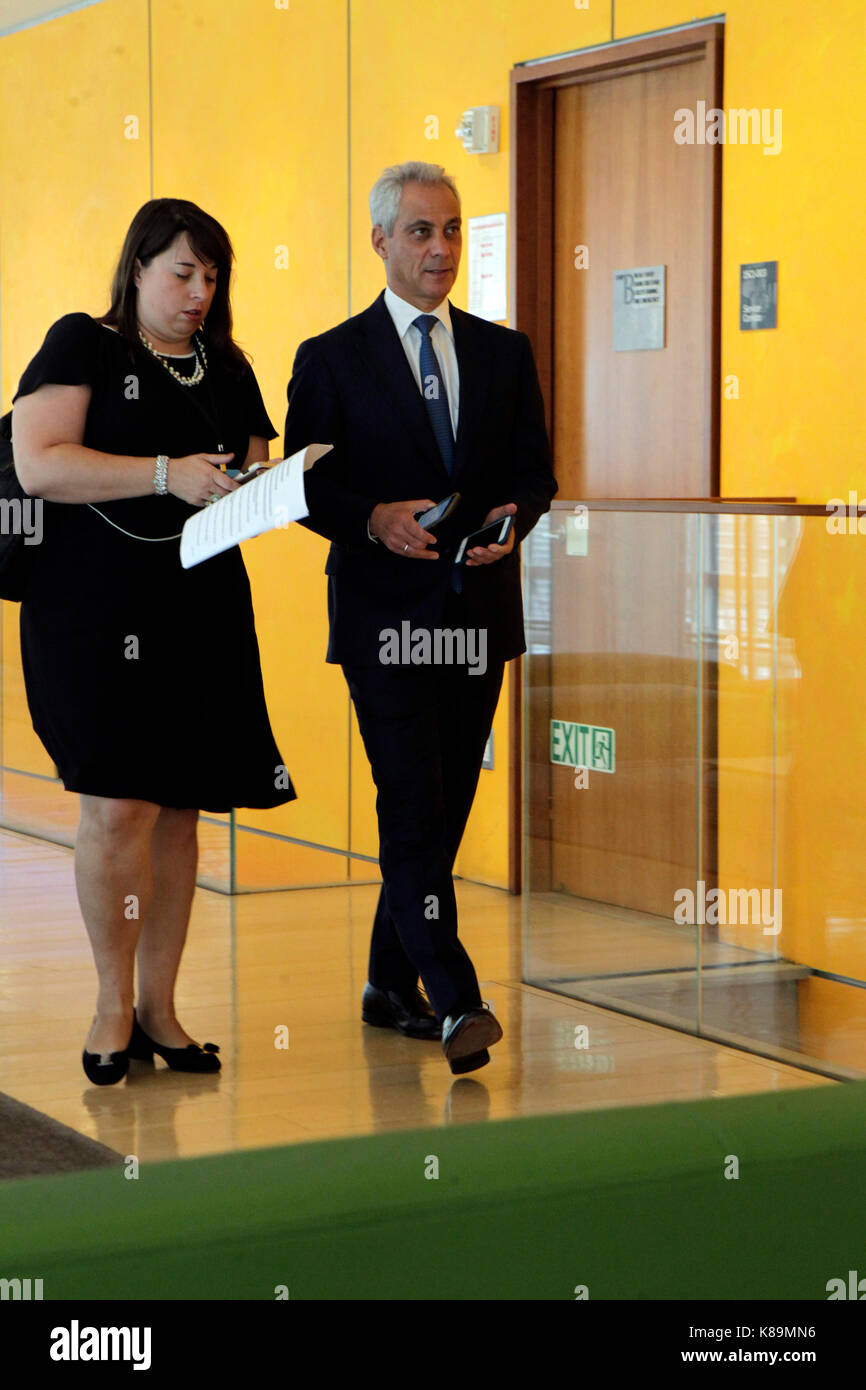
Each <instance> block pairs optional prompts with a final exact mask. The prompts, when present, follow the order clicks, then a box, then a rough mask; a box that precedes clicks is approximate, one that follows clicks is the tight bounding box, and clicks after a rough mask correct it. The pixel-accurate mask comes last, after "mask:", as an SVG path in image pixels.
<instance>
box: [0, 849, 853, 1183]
mask: <svg viewBox="0 0 866 1390" xmlns="http://www.w3.org/2000/svg"><path fill="white" fill-rule="evenodd" d="M377 893H378V889H377V888H376V887H375V886H372V885H361V886H356V887H338V888H323V889H305V890H295V891H288V892H277V893H261V894H255V895H247V896H238V897H233V898H230V897H227V896H225V895H223V894H219V893H215V892H211V891H208V890H205V889H199V890H198V892H197V894H196V899H195V905H194V909H193V918H192V925H191V928H190V937H189V942H188V945H187V950H186V954H185V957H184V963H183V967H182V971H181V979H180V984H179V990H178V1013H179V1016H180V1018H181V1020H182V1022H183V1023H184V1024H185V1026H186V1027H187V1028H188V1029H189V1030H190V1032H192V1034H193V1035H194V1036H195V1037H197V1038H198V1040H199V1041H200V1042H206V1041H213V1042H216V1043H218V1044H219V1045H220V1056H221V1058H222V1062H223V1069H222V1072H221V1073H220V1074H219V1075H218V1076H216V1077H189V1076H182V1075H179V1074H176V1073H172V1072H169V1071H168V1070H167V1069H166V1068H165V1067H164V1066H163V1064H162V1063H161V1062H157V1064H156V1068H155V1069H153V1068H150V1067H146V1066H144V1065H143V1064H138V1063H135V1064H133V1067H132V1069H131V1071H130V1075H129V1077H128V1078H127V1080H126V1081H125V1082H123V1083H121V1084H120V1085H119V1086H115V1087H104V1088H101V1087H100V1088H98V1087H93V1086H91V1085H90V1083H89V1082H88V1081H87V1079H86V1077H85V1076H84V1073H83V1072H82V1070H81V1062H80V1054H81V1048H82V1045H83V1040H84V1037H85V1035H86V1033H87V1028H88V1026H89V1022H90V1018H91V1016H92V1012H93V1003H94V999H95V974H94V970H93V965H92V960H91V956H90V950H89V945H88V942H87V938H86V935H85V932H84V927H83V925H82V923H81V919H80V915H79V911H78V905H77V902H76V898H75V891H74V883H73V870H72V854H71V852H70V850H69V849H67V848H64V847H63V846H59V845H55V844H48V843H46V842H44V841H40V840H37V839H33V838H30V837H28V836H25V835H20V834H16V833H13V832H8V831H0V1069H2V1070H0V1090H2V1091H5V1092H6V1093H7V1094H9V1095H12V1096H14V1097H15V1098H16V1099H18V1100H21V1101H24V1102H26V1103H27V1104H28V1105H32V1106H34V1107H36V1108H37V1109H39V1110H42V1111H44V1112H45V1113H46V1114H48V1115H51V1116H53V1117H54V1118H55V1119H57V1120H60V1121H62V1122H63V1123H64V1124H67V1125H70V1126H71V1127H72V1128H74V1129H76V1130H79V1131H80V1132H82V1133H84V1134H87V1135H90V1136H91V1137H93V1138H95V1139H99V1140H101V1141H102V1142H103V1143H105V1144H107V1145H109V1146H110V1147H111V1148H113V1149H116V1150H118V1151H119V1152H121V1153H122V1154H124V1155H127V1154H135V1155H136V1156H137V1157H138V1158H139V1159H141V1160H156V1159H163V1158H171V1157H185V1156H192V1155H195V1154H205V1153H218V1152H227V1151H233V1150H238V1149H249V1148H256V1147H258V1146H261V1145H273V1144H290V1143H296V1142H301V1141H304V1140H310V1139H319V1138H329V1137H335V1136H338V1135H348V1134H370V1133H374V1132H378V1131H382V1130H394V1129H405V1128H417V1127H424V1126H430V1127H433V1128H435V1127H437V1126H439V1125H443V1124H451V1123H458V1122H464V1121H475V1120H482V1119H491V1120H498V1119H507V1118H513V1117H515V1116H524V1115H540V1114H556V1113H562V1112H567V1111H577V1110H593V1109H597V1108H600V1107H606V1106H621V1105H639V1104H649V1103H653V1102H660V1101H670V1100H692V1099H697V1098H700V1097H706V1096H729V1095H742V1094H746V1093H749V1092H758V1091H770V1090H779V1089H786V1088H789V1087H802V1086H816V1085H833V1084H836V1083H834V1082H832V1081H828V1080H826V1079H824V1078H822V1077H819V1076H816V1075H814V1074H810V1073H808V1072H805V1071H800V1070H797V1069H796V1068H794V1067H788V1066H784V1065H781V1064H777V1063H775V1062H772V1061H769V1060H766V1059H764V1058H760V1057H756V1056H753V1055H750V1054H747V1053H743V1052H738V1051H735V1050H733V1049H730V1048H725V1047H721V1046H717V1045H715V1044H713V1043H710V1042H707V1041H705V1040H702V1039H697V1038H694V1037H690V1036H688V1035H686V1034H684V1033H678V1032H675V1031H672V1030H669V1029H665V1028H660V1027H657V1026H655V1025H653V1024H650V1023H645V1022H641V1021H638V1020H636V1019H632V1018H628V1017H625V1016H623V1015H620V1014H617V1013H613V1012H610V1011H608V1010H605V1009H603V1008H599V1007H595V1006H593V1005H588V1004H582V1003H579V1002H577V1001H576V1000H572V999H568V998H563V997H560V996H558V995H554V994H548V993H545V992H544V991H542V990H539V989H534V988H532V987H530V986H527V985H524V984H522V983H521V965H520V962H521V945H520V934H521V905H520V901H519V900H518V899H515V898H512V897H509V896H508V895H507V894H506V893H503V892H499V891H497V890H495V889H490V888H484V887H481V886H479V885H476V884H471V883H459V884H458V886H457V896H458V902H459V905H460V910H461V923H462V926H461V935H462V937H463V940H464V942H465V944H466V946H467V949H468V950H469V952H470V954H471V955H472V957H473V959H474V960H475V962H476V966H477V968H478V972H479V976H480V978H481V981H482V994H483V996H484V997H485V999H488V1000H489V1001H490V1003H491V1004H492V1006H493V1008H494V1009H495V1012H496V1014H497V1016H498V1017H499V1019H500V1020H501V1022H502V1025H503V1028H504V1030H505V1037H504V1039H503V1041H502V1042H501V1043H500V1044H499V1045H498V1046H497V1047H496V1048H495V1049H494V1050H493V1053H492V1058H493V1060H492V1061H491V1064H490V1065H489V1066H488V1067H485V1068H484V1069H483V1070H482V1071H479V1072H476V1073H474V1074H473V1075H472V1076H471V1077H465V1078H461V1079H458V1078H453V1077H452V1076H451V1073H450V1071H449V1069H448V1067H447V1065H446V1063H445V1061H444V1059H443V1057H442V1053H441V1048H440V1045H439V1044H437V1043H423V1042H416V1041H411V1040H409V1039H405V1038H402V1037H400V1036H399V1035H397V1034H395V1033H392V1032H388V1031H384V1030H379V1029H373V1028H368V1027H365V1026H364V1025H362V1024H361V1022H360V1017H359V1012H360V996H361V990H362V989H363V986H364V982H365V979H366V964H367V959H366V953H367V942H368V933H369V924H370V920H371V917H372V913H373V909H374V906H375V902H376V897H377ZM583 1029H586V1030H587V1031H586V1033H584V1032H583V1031H582V1030H583Z"/></svg>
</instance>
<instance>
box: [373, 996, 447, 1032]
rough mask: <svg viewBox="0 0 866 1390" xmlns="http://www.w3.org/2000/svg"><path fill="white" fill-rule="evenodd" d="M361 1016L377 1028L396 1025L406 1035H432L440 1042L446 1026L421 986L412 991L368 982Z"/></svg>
mask: <svg viewBox="0 0 866 1390" xmlns="http://www.w3.org/2000/svg"><path fill="white" fill-rule="evenodd" d="M361 1017H362V1019H363V1020H364V1022H365V1023H371V1024H372V1025H373V1027H374V1028H396V1029H397V1032H398V1033H402V1034H403V1036H404V1037H406V1038H428V1039H432V1040H433V1041H434V1042H437V1041H438V1040H439V1038H441V1036H442V1029H441V1028H440V1026H439V1021H438V1019H437V1018H436V1015H435V1014H434V1012H433V1010H432V1009H431V1008H430V1005H429V1004H428V1003H427V1000H426V999H425V998H424V996H423V994H422V993H421V991H420V989H414V990H412V992H411V994H397V993H395V992H394V990H391V989H389V990H383V989H376V988H375V987H374V986H373V985H371V984H366V985H365V986H364V993H363V995H362V997H361Z"/></svg>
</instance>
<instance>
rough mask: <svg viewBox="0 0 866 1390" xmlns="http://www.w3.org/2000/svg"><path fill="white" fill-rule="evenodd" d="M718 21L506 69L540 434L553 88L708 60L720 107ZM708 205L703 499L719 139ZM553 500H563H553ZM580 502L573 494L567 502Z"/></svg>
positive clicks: (513, 825) (713, 421) (517, 776)
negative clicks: (509, 79) (536, 376)
mask: <svg viewBox="0 0 866 1390" xmlns="http://www.w3.org/2000/svg"><path fill="white" fill-rule="evenodd" d="M724 36H725V24H724V20H723V19H722V20H718V19H713V20H706V21H704V20H700V21H697V22H696V23H694V24H684V25H678V26H676V27H674V28H671V29H664V30H659V31H657V32H655V33H650V34H641V35H640V36H639V37H637V38H625V39H614V40H613V41H612V42H610V43H604V44H597V45H594V46H593V47H591V48H586V49H578V50H576V51H575V52H573V53H568V54H565V55H564V56H560V57H557V58H542V59H531V60H529V61H527V62H524V63H520V64H518V65H516V66H515V67H513V68H512V70H511V132H512V136H511V178H510V183H511V199H510V203H511V208H510V221H511V238H510V242H511V249H510V263H509V281H510V283H509V296H510V302H511V306H512V312H511V323H512V326H513V327H514V328H516V329H518V330H520V332H522V333H526V334H527V336H528V338H529V340H530V342H531V343H532V348H533V352H534V354H535V361H536V365H537V367H538V377H539V381H540V383H541V392H542V395H543V397H544V407H545V415H546V418H547V428H548V433H549V434H550V436H551V438H552V437H553V410H554V404H555V403H554V400H553V176H554V107H555V93H556V89H557V88H558V87H567V86H572V85H573V84H575V83H582V82H600V81H606V80H608V79H610V78H615V77H620V76H624V75H626V74H627V73H632V72H647V71H650V70H651V69H652V68H658V67H671V66H673V65H674V64H676V63H689V62H693V61H694V60H695V57H696V56H697V55H701V56H702V57H703V59H704V61H705V62H706V63H707V65H708V66H707V72H708V79H709V80H708V88H709V90H708V93H707V100H708V103H709V104H711V105H712V106H714V107H717V108H718V107H722V106H723V104H724ZM709 150H710V158H711V163H712V173H711V189H712V206H711V209H710V219H711V225H712V237H711V238H709V244H708V250H707V255H706V259H705V265H704V275H705V284H706V287H707V297H708V303H709V305H710V323H709V332H710V351H709V354H708V370H707V379H706V381H705V385H704V393H705V402H706V407H705V418H706V428H705V432H704V446H705V447H704V455H705V462H706V468H707V475H706V476H707V478H708V482H709V488H708V493H707V495H708V497H709V498H712V499H718V498H719V494H720V485H721V477H720V463H719V458H720V454H719V428H720V416H721V400H720V388H721V285H722V146H721V145H720V144H718V145H710V146H709ZM560 500H562V499H560ZM572 500H575V501H576V500H579V499H572ZM522 667H523V662H522V661H520V662H512V663H511V670H510V674H509V682H508V702H509V710H510V716H511V719H510V723H511V739H512V747H511V776H510V779H509V781H510V803H511V815H510V818H509V820H510V826H509V836H508V844H509V854H508V880H509V882H508V886H509V890H510V891H511V892H512V893H519V892H520V891H521V881H522V824H523V820H522V817H523V699H522V687H523V674H522Z"/></svg>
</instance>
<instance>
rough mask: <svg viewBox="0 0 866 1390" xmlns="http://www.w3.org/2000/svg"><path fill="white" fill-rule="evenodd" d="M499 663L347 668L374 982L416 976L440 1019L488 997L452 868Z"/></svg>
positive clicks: (408, 982) (402, 982)
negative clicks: (365, 798) (368, 836)
mask: <svg viewBox="0 0 866 1390" xmlns="http://www.w3.org/2000/svg"><path fill="white" fill-rule="evenodd" d="M454 601H455V602H457V603H459V600H456V599H455V600H454ZM449 606H450V605H449ZM455 618H456V614H454V613H451V614H450V615H449V614H448V612H447V610H446V616H445V625H448V626H457V625H458V623H457V621H455ZM479 666H480V663H479ZM503 670H504V664H503V663H502V662H497V663H494V664H493V665H492V666H491V667H490V668H489V669H487V670H485V671H483V672H481V671H480V669H478V668H475V669H473V667H472V666H471V665H412V664H406V665H378V664H377V665H376V666H367V665H363V666H361V665H351V666H350V665H343V674H344V675H345V677H346V681H347V684H348V686H349V692H350V694H351V697H352V701H353V703H354V706H355V712H356V714H357V717H358V726H359V728H360V730H361V737H362V738H363V740H364V747H365V749H366V752H367V757H368V758H369V760H370V767H371V771H372V774H373V780H374V782H375V784H376V793H377V794H376V814H377V817H378V822H379V865H380V868H381V871H382V890H381V892H380V895H379V903H378V907H377V910H376V916H375V919H374V923H373V932H372V938H371V942H370V964H369V980H370V983H371V984H373V985H375V986H376V987H377V988H378V989H386V990H387V989H394V990H398V991H400V992H404V991H406V990H411V989H412V988H414V987H415V985H416V984H417V982H418V977H419V975H420V977H421V980H422V982H423V984H424V988H425V990H426V992H427V997H428V998H429V1000H430V1003H431V1005H432V1006H433V1009H434V1010H435V1012H436V1015H437V1017H438V1018H439V1019H440V1020H441V1019H443V1018H444V1017H445V1016H446V1015H447V1014H459V1013H463V1012H465V1011H466V1010H467V1009H474V1008H478V1007H479V1006H480V1003H481V996H480V994H479V991H478V980H477V977H476V974H475V969H474V967H473V965H472V962H471V960H470V959H469V956H468V955H467V953H466V951H465V949H464V947H463V945H462V943H461V941H460V939H459V936H458V923H457V903H456V900H455V896H454V882H453V878H452V872H453V868H454V861H455V858H456V855H457V850H458V849H459V846H460V841H461V839H462V838H463V831H464V829H465V827H466V821H467V819H468V817H469V812H470V810H471V808H472V802H473V799H474V797H475V791H476V788H477V785H478V777H479V774H480V771H481V762H482V759H483V756H484V748H485V744H486V742H487V737H488V735H489V733H490V728H491V725H492V722H493V715H494V713H495V711H496V705H497V701H498V699H499V692H500V689H501V686H502V676H503Z"/></svg>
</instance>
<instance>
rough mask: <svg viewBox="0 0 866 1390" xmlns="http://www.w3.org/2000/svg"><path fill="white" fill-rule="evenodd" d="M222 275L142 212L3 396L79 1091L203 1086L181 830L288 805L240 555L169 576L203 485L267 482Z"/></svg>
mask: <svg viewBox="0 0 866 1390" xmlns="http://www.w3.org/2000/svg"><path fill="white" fill-rule="evenodd" d="M232 260H233V253H232V248H231V244H230V242H229V239H228V237H227V235H226V233H225V231H224V230H223V228H222V227H221V226H220V225H219V223H218V222H216V221H214V219H213V218H212V217H210V216H208V214H207V213H205V212H203V211H202V210H201V209H200V208H198V207H196V206H195V204H193V203H188V202H185V201H182V200H180V199H174V198H160V199H156V200H154V201H152V202H149V203H147V204H145V206H144V207H143V208H142V209H141V210H140V212H138V213H137V215H136V217H135V218H134V220H133V222H132V225H131V227H130V229H129V232H128V233H127V236H126V240H125V243H124V246H123V250H122V253H121V257H120V262H119V264H118V268H117V272H116V274H115V277H114V283H113V286H112V297H111V307H110V309H109V311H108V313H107V314H106V315H105V316H104V318H102V319H94V318H91V317H90V316H89V315H88V314H67V315H66V316H65V317H64V318H61V319H60V320H59V321H58V322H57V323H55V324H54V326H53V327H52V328H51V329H50V330H49V332H48V335H47V337H46V339H45V342H44V344H43V346H42V348H41V349H40V351H39V352H38V353H37V354H36V356H35V357H34V359H33V361H32V362H31V363H30V365H29V366H28V368H27V370H26V371H25V373H24V375H23V377H22V378H21V383H20V385H19V388H18V392H17V395H16V396H15V404H14V410H13V417H12V419H13V446H14V452H15V461H16V468H17V471H18V474H19V477H20V480H21V483H22V485H23V486H24V488H25V489H26V490H27V492H29V493H30V494H31V495H33V496H37V497H42V498H44V499H46V500H45V503H44V512H43V541H42V544H41V545H40V546H39V547H38V548H34V550H33V551H32V552H31V555H32V556H33V557H34V558H33V560H32V569H31V573H30V575H29V578H28V587H27V593H26V596H25V599H24V602H23V603H22V605H21V652H22V662H23V668H24V679H25V685H26V690H27V700H28V704H29V707H30V713H31V715H32V718H33V727H34V729H35V730H36V732H37V734H38V735H39V737H40V739H41V740H42V742H43V744H44V745H45V748H46V750H47V752H48V754H49V755H50V757H51V758H52V759H53V760H54V762H55V763H56V764H57V767H58V770H59V772H60V776H61V777H62V779H63V783H64V786H65V787H66V789H67V790H68V791H73V792H78V793H79V794H80V797H81V820H80V824H79V828H78V835H77V840H76V846H75V878H76V886H77V890H78V900H79V903H80V905H81V911H82V914H83V917H84V921H85V924H86V926H87V931H88V934H89V936H90V941H91V945H92V948H93V954H94V959H95V962H96V968H97V972H98V975H99V993H98V999H97V1006H96V1016H95V1018H94V1020H93V1026H92V1027H91V1030H90V1033H89V1035H88V1039H87V1042H86V1044H85V1050H84V1056H83V1062H84V1069H85V1072H86V1073H87V1075H88V1077H89V1078H90V1079H91V1080H92V1081H94V1082H96V1083H97V1084H110V1083H112V1082H114V1081H118V1080H120V1079H121V1077H122V1076H124V1075H125V1074H126V1071H127V1069H128V1058H129V1056H134V1057H141V1058H145V1059H147V1058H152V1056H153V1052H154V1051H156V1052H157V1053H158V1054H159V1055H160V1056H162V1057H164V1058H165V1060H166V1061H167V1062H168V1063H169V1065H170V1066H173V1067H175V1068H178V1069H182V1070H185V1071H216V1070H218V1068H219V1060H218V1058H217V1057H216V1055H215V1053H216V1051H218V1049H216V1048H215V1047H214V1045H213V1044H205V1047H204V1048H201V1047H199V1045H198V1044H197V1043H195V1042H193V1040H192V1039H191V1038H190V1036H189V1034H188V1033H187V1032H185V1030H184V1029H183V1027H182V1026H181V1024H180V1023H179V1022H178V1019H177V1017H176V1014H175V1010H174V985H175V980H176V977H177V972H178V967H179V965H180V958H181V953H182V951H183V945H184V940H185V937H186V931H187V925H188V922H189V914H190V908H191V905H192V897H193V892H194V888H195V874H196V864H197V854H198V847H197V839H196V827H197V820H198V814H199V810H200V809H201V810H206V811H228V810H229V809H230V808H232V807H234V806H251V807H270V806H278V805H281V804H282V803H284V802H287V801H291V800H293V799H294V797H295V791H294V788H293V787H292V784H291V780H290V778H289V776H288V773H287V771H286V768H285V765H284V764H283V760H282V758H281V756H280V753H279V751H278V749H277V746H276V744H275V742H274V739H273V735H272V733H271V727H270V723H269V721H268V714H267V709H266V707H265V700H264V692H263V688H262V676H261V667H260V664H259V651H258V644H257V641H256V632H255V625H254V620H253V610H252V603H251V598H250V588H249V582H248V580H247V575H246V570H245V568H244V563H243V560H242V558H241V554H240V551H239V549H238V548H237V547H234V548H233V549H231V550H229V551H227V552H225V553H223V554H222V555H218V556H215V557H214V558H213V559H211V560H207V561H205V562H204V563H202V564H199V565H196V566H194V567H193V568H192V569H189V570H184V569H182V568H181V564H180V558H179V545H180V541H179V532H180V531H181V529H182V527H183V524H184V522H185V521H186V520H187V518H188V517H190V516H192V515H193V513H194V512H195V511H196V510H197V509H198V508H200V507H202V506H203V505H205V504H206V503H207V502H208V501H210V500H211V499H214V498H217V497H221V496H223V494H224V493H226V492H228V491H231V490H232V489H234V488H235V487H237V486H238V484H237V483H236V482H235V481H234V479H233V478H232V477H231V476H230V475H229V474H228V473H227V472H225V471H223V470H224V468H225V467H228V468H233V469H241V470H246V469H247V468H248V467H249V465H250V464H252V463H254V462H260V461H261V462H264V461H266V460H267V457H268V441H269V440H270V439H273V438H274V437H275V434H276V431H275V430H274V428H273V426H272V425H271V422H270V420H269V419H268V416H267V413H266V411H265V407H264V403H263V401H262V397H261V393H260V391H259V388H258V385H257V383H256V380H255V377H254V375H253V372H252V369H251V368H250V365H249V363H248V362H247V359H246V358H245V356H244V355H243V353H242V352H241V351H240V349H239V348H238V347H237V346H236V345H235V343H234V342H233V340H232V319H231V307H230V301H229V278H230V274H231V266H232ZM136 958H137V961H138V999H137V1006H136V1009H135V1011H134V1007H133V1006H134V1003H135V994H134V966H135V961H136Z"/></svg>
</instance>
